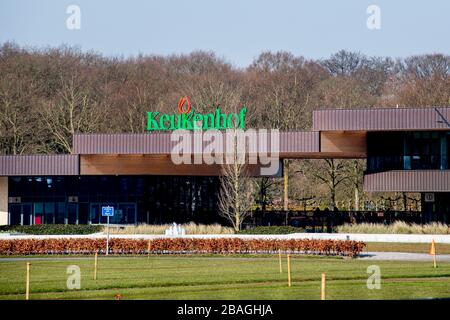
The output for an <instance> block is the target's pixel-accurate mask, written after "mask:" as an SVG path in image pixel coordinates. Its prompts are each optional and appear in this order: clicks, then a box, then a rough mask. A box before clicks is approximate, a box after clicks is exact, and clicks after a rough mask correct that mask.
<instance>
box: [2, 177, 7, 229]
mask: <svg viewBox="0 0 450 320" xmlns="http://www.w3.org/2000/svg"><path fill="white" fill-rule="evenodd" d="M6 224H8V177H0V225H6Z"/></svg>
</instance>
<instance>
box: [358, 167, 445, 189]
mask: <svg viewBox="0 0 450 320" xmlns="http://www.w3.org/2000/svg"><path fill="white" fill-rule="evenodd" d="M364 191H368V192H373V191H375V192H387V191H398V192H450V170H392V171H385V172H379V173H371V174H366V175H364Z"/></svg>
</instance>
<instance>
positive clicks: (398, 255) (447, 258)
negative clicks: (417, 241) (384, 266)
mask: <svg viewBox="0 0 450 320" xmlns="http://www.w3.org/2000/svg"><path fill="white" fill-rule="evenodd" d="M358 260H388V261H433V257H432V256H431V255H429V254H426V253H411V252H364V253H362V254H361V255H360V256H359V257H358ZM436 260H437V261H438V262H439V261H442V262H450V254H439V255H437V256H436Z"/></svg>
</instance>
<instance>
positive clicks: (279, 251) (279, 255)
mask: <svg viewBox="0 0 450 320" xmlns="http://www.w3.org/2000/svg"><path fill="white" fill-rule="evenodd" d="M278 261H279V263H280V273H283V268H282V266H281V249H278Z"/></svg>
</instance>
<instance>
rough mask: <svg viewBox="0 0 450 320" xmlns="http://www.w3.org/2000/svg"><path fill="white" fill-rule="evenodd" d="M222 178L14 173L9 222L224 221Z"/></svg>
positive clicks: (10, 185)
mask: <svg viewBox="0 0 450 320" xmlns="http://www.w3.org/2000/svg"><path fill="white" fill-rule="evenodd" d="M218 192H219V180H218V178H217V177H178V176H56V177H55V176H51V177H10V178H9V194H8V196H9V197H10V199H20V201H17V200H16V201H10V202H11V203H9V210H8V211H9V213H10V217H9V221H10V224H25V225H28V224H42V223H46V224H54V223H58V224H99V223H106V217H102V216H101V207H102V206H107V205H110V206H114V208H115V214H114V217H112V218H110V223H114V224H136V223H171V222H177V223H182V222H189V221H193V222H198V223H213V222H220V221H221V219H220V217H219V216H218V214H217V207H216V206H217V201H216V200H217V196H218Z"/></svg>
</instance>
